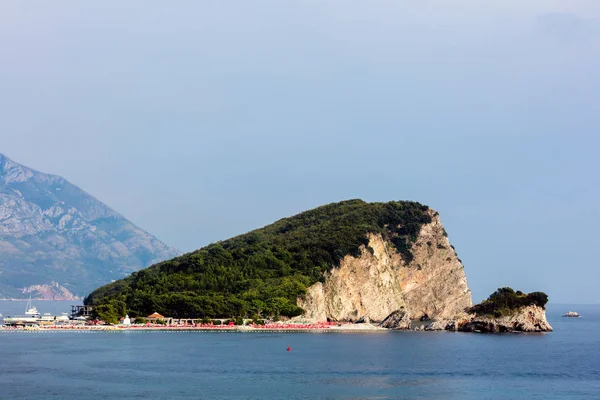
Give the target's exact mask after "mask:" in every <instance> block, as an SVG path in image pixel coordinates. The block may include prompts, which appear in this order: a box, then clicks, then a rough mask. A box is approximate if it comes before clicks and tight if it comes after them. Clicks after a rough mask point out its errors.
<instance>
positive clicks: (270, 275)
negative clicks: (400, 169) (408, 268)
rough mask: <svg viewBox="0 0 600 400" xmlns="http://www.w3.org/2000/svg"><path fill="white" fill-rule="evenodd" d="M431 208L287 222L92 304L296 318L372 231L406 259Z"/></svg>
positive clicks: (156, 270)
mask: <svg viewBox="0 0 600 400" xmlns="http://www.w3.org/2000/svg"><path fill="white" fill-rule="evenodd" d="M427 210H428V207H427V206H424V205H421V204H419V203H416V202H405V201H401V202H397V201H392V202H388V203H366V202H364V201H362V200H349V201H343V202H340V203H334V204H329V205H326V206H322V207H319V208H316V209H313V210H310V211H306V212H303V213H301V214H299V215H296V216H293V217H290V218H284V219H281V220H279V221H277V222H275V223H273V224H271V225H268V226H266V227H264V228H261V229H257V230H254V231H252V232H249V233H246V234H244V235H240V236H237V237H234V238H231V239H228V240H225V241H222V242H218V243H214V244H211V245H209V246H206V247H204V248H202V249H200V250H197V251H195V252H192V253H188V254H185V255H183V256H180V257H177V258H174V259H172V260H170V261H165V262H162V263H160V264H156V265H154V266H152V267H150V268H147V269H145V270H142V271H139V272H134V273H133V274H132V275H131V276H129V277H127V278H125V279H122V280H120V281H117V282H114V283H112V284H109V285H106V286H103V287H101V288H99V289H97V290H96V291H94V292H93V293H91V294H90V295H89V296H88V297H87V298H86V300H85V302H86V304H91V305H94V306H100V308H99V309H101V310H103V311H104V312H106V313H109V314H122V313H124V312H125V311H127V312H128V313H129V314H130V315H132V316H136V315H142V316H144V315H148V314H150V313H152V312H154V311H157V312H159V313H161V314H163V315H169V316H173V317H192V316H193V317H235V316H249V317H250V316H261V317H264V316H275V317H277V316H288V317H291V316H296V315H300V314H301V313H302V309H300V308H299V307H298V306H297V305H296V298H297V297H298V296H300V295H302V294H304V293H305V291H306V288H307V287H308V286H310V285H311V284H313V283H315V282H317V281H319V280H322V279H323V273H324V272H325V271H328V270H330V269H331V268H333V267H335V266H336V265H338V264H339V261H340V260H341V259H342V258H343V257H344V256H346V255H352V256H358V255H359V254H360V247H361V245H368V240H367V239H366V235H367V233H380V234H382V235H383V236H384V238H386V239H387V240H389V241H390V242H392V243H393V244H394V245H395V246H396V248H397V249H398V251H399V253H400V254H401V255H402V257H403V258H405V260H407V261H410V259H411V258H412V254H411V245H412V243H413V242H414V241H415V240H416V238H417V235H418V233H419V231H420V228H421V226H422V224H425V223H429V222H431V217H430V215H429V214H428V213H426V211H427Z"/></svg>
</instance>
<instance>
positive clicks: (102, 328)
mask: <svg viewBox="0 0 600 400" xmlns="http://www.w3.org/2000/svg"><path fill="white" fill-rule="evenodd" d="M387 330H388V329H385V328H380V327H377V326H375V325H371V324H340V325H328V326H313V325H301V324H284V325H267V326H260V325H259V326H217V325H215V326H145V325H140V326H136V325H132V326H125V325H65V326H40V327H26V328H11V327H0V332H74V331H78V332H148V331H163V332H164V331H198V332H280V333H281V332H357V333H360V332H384V331H387Z"/></svg>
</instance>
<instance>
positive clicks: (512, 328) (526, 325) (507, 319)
mask: <svg viewBox="0 0 600 400" xmlns="http://www.w3.org/2000/svg"><path fill="white" fill-rule="evenodd" d="M459 330H461V331H463V332H494V333H499V332H552V327H551V326H550V324H549V323H548V321H547V320H546V310H544V308H542V307H539V306H536V305H531V306H528V307H522V308H521V309H520V310H518V311H516V312H515V313H514V314H511V315H507V316H502V317H491V316H479V315H476V316H474V317H473V318H472V319H471V320H470V321H468V322H465V323H463V324H461V325H460V326H459Z"/></svg>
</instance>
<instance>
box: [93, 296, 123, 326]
mask: <svg viewBox="0 0 600 400" xmlns="http://www.w3.org/2000/svg"><path fill="white" fill-rule="evenodd" d="M125 307H126V306H125V303H124V302H123V301H120V300H114V299H113V300H110V301H107V302H105V303H103V304H99V305H98V306H96V307H94V309H93V311H92V318H94V319H99V320H102V321H104V322H108V323H109V324H118V323H119V319H120V318H121V317H124V316H125Z"/></svg>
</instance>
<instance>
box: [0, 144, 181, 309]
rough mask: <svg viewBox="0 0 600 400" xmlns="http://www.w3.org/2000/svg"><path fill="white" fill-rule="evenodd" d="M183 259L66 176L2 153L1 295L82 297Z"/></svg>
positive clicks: (0, 208)
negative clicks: (171, 260)
mask: <svg viewBox="0 0 600 400" xmlns="http://www.w3.org/2000/svg"><path fill="white" fill-rule="evenodd" d="M178 254H179V252H178V251H177V250H175V249H174V248H172V247H169V246H168V245H166V244H164V243H162V242H161V241H160V240H158V239H157V238H155V237H154V236H152V235H151V234H149V233H148V232H146V231H144V230H143V229H141V228H139V227H137V226H135V225H134V224H132V223H131V222H129V221H128V220H127V219H125V218H124V217H123V216H122V215H120V214H119V213H117V212H115V211H114V210H112V209H111V208H110V207H108V206H106V205H105V204H103V203H102V202H100V201H99V200H97V199H95V198H94V197H93V196H91V195H89V194H88V193H86V192H85V191H83V190H81V189H80V188H78V187H77V186H75V185H73V184H71V183H69V182H68V181H66V180H65V179H63V178H61V177H59V176H55V175H49V174H44V173H41V172H38V171H35V170H33V169H31V168H28V167H26V166H23V165H21V164H18V163H16V162H14V161H12V160H11V159H9V158H8V157H6V156H4V155H3V154H0V297H12V298H14V297H24V296H25V295H27V294H28V293H31V294H32V295H33V296H34V297H44V298H57V299H58V298H65V299H69V298H73V297H74V296H82V295H85V294H87V293H88V292H89V291H90V290H92V289H94V288H96V287H98V286H99V285H101V284H105V283H108V282H110V281H112V280H115V279H120V278H122V277H124V276H126V275H128V274H130V273H131V272H133V271H137V270H139V269H141V268H144V267H147V266H149V265H151V264H154V263H156V262H159V261H162V260H165V259H169V258H172V257H174V256H176V255H178Z"/></svg>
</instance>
